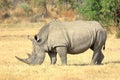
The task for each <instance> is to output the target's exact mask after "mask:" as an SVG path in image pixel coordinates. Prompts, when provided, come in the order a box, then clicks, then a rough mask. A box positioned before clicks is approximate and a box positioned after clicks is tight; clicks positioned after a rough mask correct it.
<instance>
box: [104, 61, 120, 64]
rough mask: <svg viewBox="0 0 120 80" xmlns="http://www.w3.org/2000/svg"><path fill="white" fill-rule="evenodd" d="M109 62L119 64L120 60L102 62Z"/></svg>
mask: <svg viewBox="0 0 120 80" xmlns="http://www.w3.org/2000/svg"><path fill="white" fill-rule="evenodd" d="M110 63H114V64H120V61H108V62H105V63H104V64H110Z"/></svg>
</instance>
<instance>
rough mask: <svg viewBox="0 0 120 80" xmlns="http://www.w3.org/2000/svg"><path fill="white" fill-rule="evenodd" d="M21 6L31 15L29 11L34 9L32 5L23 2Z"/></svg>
mask: <svg viewBox="0 0 120 80" xmlns="http://www.w3.org/2000/svg"><path fill="white" fill-rule="evenodd" d="M20 7H21V8H22V9H23V10H24V11H25V12H26V15H27V16H28V15H29V12H31V11H32V9H31V7H30V6H29V5H28V4H27V3H22V4H21V5H20Z"/></svg>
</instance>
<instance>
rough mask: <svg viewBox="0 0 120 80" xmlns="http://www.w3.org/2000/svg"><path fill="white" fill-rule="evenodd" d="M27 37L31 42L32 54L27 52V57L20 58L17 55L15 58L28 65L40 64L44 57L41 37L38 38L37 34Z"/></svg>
mask: <svg viewBox="0 0 120 80" xmlns="http://www.w3.org/2000/svg"><path fill="white" fill-rule="evenodd" d="M29 39H30V40H31V41H32V44H33V51H32V55H30V54H28V58H27V59H21V58H19V57H17V56H16V58H17V59H18V60H20V61H22V62H24V63H27V64H30V65H37V64H42V63H43V61H44V58H45V49H44V44H43V43H42V39H40V38H39V37H38V36H37V35H35V36H34V38H33V39H32V38H29Z"/></svg>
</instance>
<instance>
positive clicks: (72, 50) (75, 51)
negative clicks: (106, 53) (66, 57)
mask: <svg viewBox="0 0 120 80" xmlns="http://www.w3.org/2000/svg"><path fill="white" fill-rule="evenodd" d="M89 48H90V46H87V47H82V48H81V47H75V48H70V49H68V53H69V54H79V53H83V52H85V51H86V50H88V49H89Z"/></svg>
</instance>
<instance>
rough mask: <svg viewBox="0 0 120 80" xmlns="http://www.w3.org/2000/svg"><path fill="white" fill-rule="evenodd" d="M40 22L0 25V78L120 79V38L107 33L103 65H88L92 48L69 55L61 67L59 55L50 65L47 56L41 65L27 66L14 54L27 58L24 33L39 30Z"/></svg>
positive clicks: (41, 79)
mask: <svg viewBox="0 0 120 80" xmlns="http://www.w3.org/2000/svg"><path fill="white" fill-rule="evenodd" d="M40 27H41V24H38V23H37V24H9V25H7V24H0V80H120V40H119V39H116V38H115V37H114V35H108V40H107V43H106V50H105V51H103V52H104V55H105V59H104V61H103V65H94V66H91V65H89V62H90V60H91V57H92V51H91V50H88V51H86V52H85V53H83V54H80V55H68V65H67V66H62V65H61V62H60V59H59V56H58V61H57V64H56V65H54V66H53V65H50V60H49V57H48V55H46V58H45V61H44V63H43V64H42V65H38V66H29V65H27V64H24V63H22V62H20V61H18V60H17V59H16V58H15V57H14V56H16V55H17V56H20V57H23V58H25V57H27V56H26V53H28V52H31V51H32V45H31V42H30V41H29V40H28V39H27V35H28V34H29V35H34V34H35V33H37V32H38V30H39V28H40Z"/></svg>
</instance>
